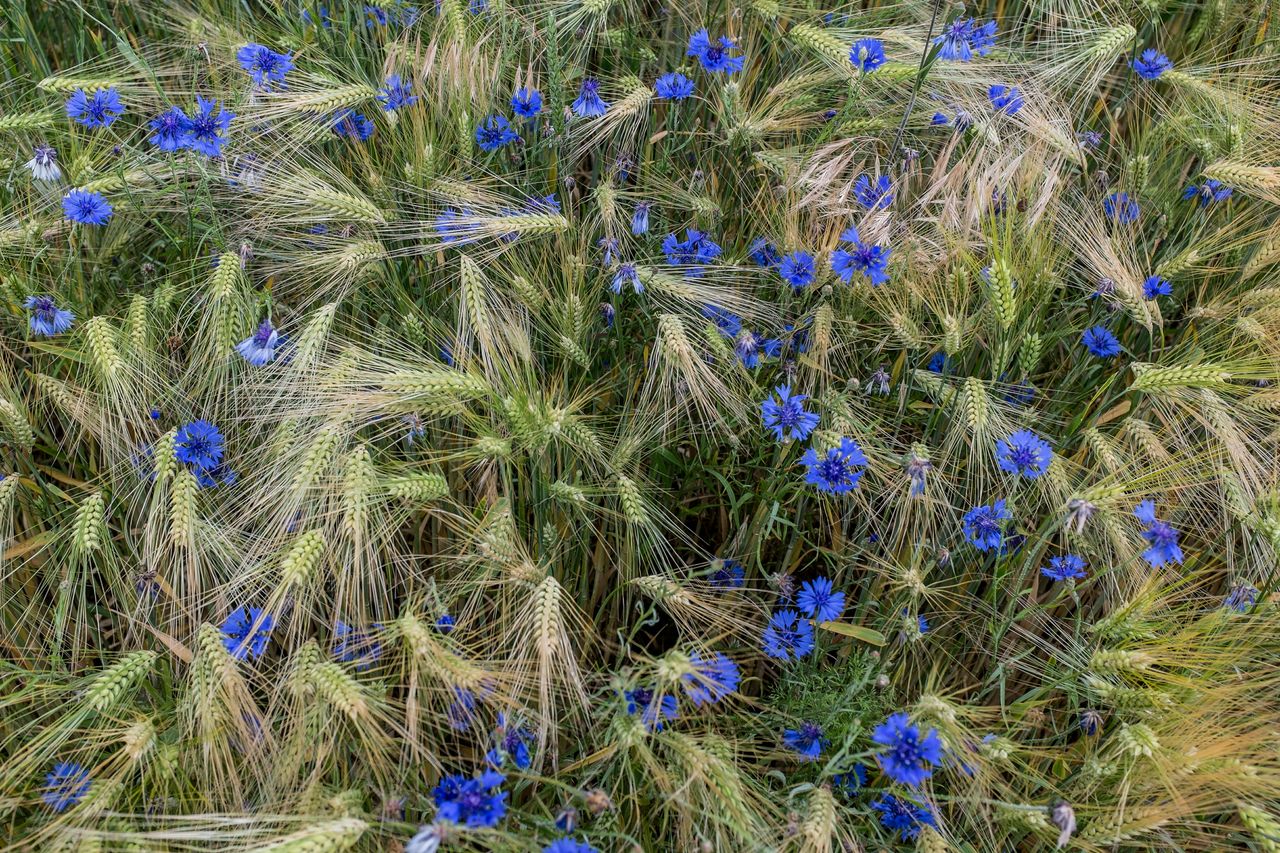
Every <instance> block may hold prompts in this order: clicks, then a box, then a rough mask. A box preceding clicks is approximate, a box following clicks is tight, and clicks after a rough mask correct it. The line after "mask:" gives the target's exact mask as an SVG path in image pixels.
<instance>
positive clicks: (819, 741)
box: [782, 723, 831, 761]
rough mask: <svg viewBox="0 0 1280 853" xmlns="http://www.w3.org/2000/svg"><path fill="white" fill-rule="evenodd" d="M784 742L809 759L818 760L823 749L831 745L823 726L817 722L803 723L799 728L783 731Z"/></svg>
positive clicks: (789, 747) (787, 746) (784, 744)
mask: <svg viewBox="0 0 1280 853" xmlns="http://www.w3.org/2000/svg"><path fill="white" fill-rule="evenodd" d="M782 744H783V746H785V747H786V748H787V749H791V750H795V751H796V752H798V753H800V755H801V757H803V758H804V759H805V760H807V761H816V760H817V758H818V756H819V755H821V754H822V750H824V749H826V748H827V747H829V746H831V741H829V740H828V739H827V738H826V736H825V732H823V731H822V726H820V725H818V724H817V723H801V724H800V728H798V729H787V730H786V731H785V732H783V733H782Z"/></svg>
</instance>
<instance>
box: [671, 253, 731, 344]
mask: <svg viewBox="0 0 1280 853" xmlns="http://www.w3.org/2000/svg"><path fill="white" fill-rule="evenodd" d="M674 236H675V235H674V234H673V235H671V237H674ZM668 239H670V238H668ZM668 257H670V255H668ZM672 263H675V261H672ZM702 316H703V317H706V318H707V319H708V320H710V321H711V322H712V324H713V325H715V327H716V329H718V330H719V332H720V334H722V335H724V336H725V337H727V338H736V337H737V336H738V333H739V332H741V331H742V318H741V317H739V316H738V315H737V314H734V313H733V312H731V311H727V310H726V309H724V308H721V307H720V306H719V305H703V306H702Z"/></svg>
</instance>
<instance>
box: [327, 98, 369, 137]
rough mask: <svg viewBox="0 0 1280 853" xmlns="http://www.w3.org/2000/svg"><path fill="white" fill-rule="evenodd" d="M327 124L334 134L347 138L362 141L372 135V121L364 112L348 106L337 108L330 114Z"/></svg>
mask: <svg viewBox="0 0 1280 853" xmlns="http://www.w3.org/2000/svg"><path fill="white" fill-rule="evenodd" d="M329 124H330V126H331V127H332V128H333V132H334V133H335V134H336V135H338V136H342V137H345V138H347V139H357V140H359V141H361V142H364V141H365V140H366V139H368V138H369V137H370V136H373V130H374V125H373V122H372V121H370V120H369V117H368V116H366V115H365V114H364V113H358V112H356V111H355V110H353V109H351V108H350V107H348V108H347V109H343V110H338V111H337V112H336V113H334V114H333V115H332V116H330V118H329Z"/></svg>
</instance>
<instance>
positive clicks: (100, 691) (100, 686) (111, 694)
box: [84, 650, 160, 714]
mask: <svg viewBox="0 0 1280 853" xmlns="http://www.w3.org/2000/svg"><path fill="white" fill-rule="evenodd" d="M159 657H160V656H159V655H158V654H157V653H155V652H152V651H146V650H144V651H137V652H130V653H129V654H127V655H125V656H124V657H122V658H121V659H120V660H118V661H116V662H115V663H113V664H112V665H111V666H109V667H107V668H106V669H104V670H103V671H102V672H100V673H98V675H97V676H96V677H95V678H94V679H93V681H92V682H91V683H90V684H89V686H88V687H87V688H85V692H84V701H85V703H86V704H87V705H88V706H89V707H90V708H92V709H93V710H94V711H96V712H98V713H100V714H105V713H108V712H110V711H111V710H112V709H114V708H115V707H116V706H117V705H119V704H120V703H121V702H122V701H123V700H124V699H125V698H126V696H127V695H128V694H129V692H130V691H132V690H133V689H134V688H135V687H136V686H137V685H138V684H139V682H141V681H142V680H143V679H144V678H146V677H147V676H148V675H149V674H150V673H151V667H152V666H153V665H154V664H155V662H156V660H157V659H159Z"/></svg>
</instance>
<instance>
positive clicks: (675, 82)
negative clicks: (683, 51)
mask: <svg viewBox="0 0 1280 853" xmlns="http://www.w3.org/2000/svg"><path fill="white" fill-rule="evenodd" d="M653 91H654V94H656V95H657V96H658V97H659V98H667V99H668V100H672V101H683V100H684V99H685V98H687V97H689V96H690V95H692V94H693V81H692V80H690V79H689V78H688V77H686V76H684V75H683V74H681V73H680V72H679V71H672V72H669V73H667V74H663V75H662V76H661V77H659V78H658V82H657V83H655V84H654V86H653Z"/></svg>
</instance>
